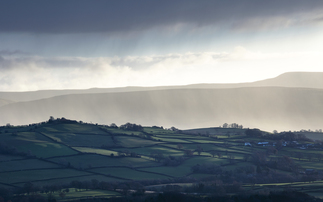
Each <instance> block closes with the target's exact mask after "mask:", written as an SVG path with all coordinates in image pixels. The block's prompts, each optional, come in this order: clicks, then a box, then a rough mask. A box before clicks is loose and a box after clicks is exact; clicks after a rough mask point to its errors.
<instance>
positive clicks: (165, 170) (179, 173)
mask: <svg viewBox="0 0 323 202" xmlns="http://www.w3.org/2000/svg"><path fill="white" fill-rule="evenodd" d="M140 170H142V171H149V172H155V173H161V174H166V175H170V176H172V177H184V176H186V175H188V174H189V173H191V169H190V167H186V166H174V167H172V166H160V167H152V168H142V169H140Z"/></svg>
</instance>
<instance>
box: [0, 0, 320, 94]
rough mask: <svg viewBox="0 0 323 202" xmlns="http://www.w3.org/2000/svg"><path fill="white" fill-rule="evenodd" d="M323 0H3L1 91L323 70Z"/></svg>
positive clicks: (245, 78)
mask: <svg viewBox="0 0 323 202" xmlns="http://www.w3.org/2000/svg"><path fill="white" fill-rule="evenodd" d="M322 47H323V1H322V0H306V1H305V0H270V1H265V0H227V1H223V0H198V1H197V0H194V1H193V0H171V1H170V0H163V1H159V0H136V1H133V0H118V1H112V0H93V1H88V0H55V1H44V0H33V1H25V0H20V1H17V0H10V1H1V2H0V91H31V90H42V89H87V88H94V87H97V88H110V87H124V86H169V85H187V84H193V83H240V82H252V81H257V80H262V79H266V78H272V77H276V76H278V75H280V74H282V73H285V72H300V71H301V72H305V71H306V72H323V60H322V58H323V48H322Z"/></svg>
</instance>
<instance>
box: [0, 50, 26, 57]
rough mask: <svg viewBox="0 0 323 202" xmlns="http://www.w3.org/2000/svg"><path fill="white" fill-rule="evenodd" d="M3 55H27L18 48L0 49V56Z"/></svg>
mask: <svg viewBox="0 0 323 202" xmlns="http://www.w3.org/2000/svg"><path fill="white" fill-rule="evenodd" d="M1 55H5V56H12V55H28V53H27V52H24V51H20V50H14V51H12V50H0V56H1Z"/></svg>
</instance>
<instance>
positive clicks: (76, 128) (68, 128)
mask: <svg viewBox="0 0 323 202" xmlns="http://www.w3.org/2000/svg"><path fill="white" fill-rule="evenodd" d="M38 130H39V131H41V132H49V133H50V132H60V133H61V132H71V133H90V134H107V133H106V132H104V131H102V130H101V129H100V128H99V127H97V126H96V125H91V124H65V123H61V124H48V125H46V126H44V127H40V128H39V129H38Z"/></svg>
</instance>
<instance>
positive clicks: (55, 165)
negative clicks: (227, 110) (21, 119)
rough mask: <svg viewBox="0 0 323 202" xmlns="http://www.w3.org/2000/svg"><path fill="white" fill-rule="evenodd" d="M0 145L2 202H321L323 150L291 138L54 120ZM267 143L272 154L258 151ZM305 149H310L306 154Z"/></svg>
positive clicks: (5, 134)
mask: <svg viewBox="0 0 323 202" xmlns="http://www.w3.org/2000/svg"><path fill="white" fill-rule="evenodd" d="M0 137H1V144H0V196H2V197H6V195H5V194H3V190H4V189H5V190H11V191H14V192H15V193H24V194H22V195H20V197H23V196H24V195H26V194H25V193H27V194H28V196H29V195H30V196H35V195H38V194H40V195H42V196H46V197H49V196H54V197H56V198H57V199H58V200H61V201H66V200H78V199H82V198H87V197H93V196H96V197H102V198H109V197H113V196H120V195H121V194H123V195H126V193H127V192H128V191H130V190H150V191H151V192H150V193H152V194H153V193H155V191H167V190H168V191H171V190H173V191H174V190H176V191H179V190H181V191H185V192H187V193H194V194H196V192H203V193H205V194H207V193H209V192H212V193H217V194H220V195H226V194H228V195H232V194H234V193H237V194H239V193H242V192H243V193H246V192H247V193H257V191H262V190H269V189H270V190H282V189H285V188H288V187H289V188H290V187H293V189H294V190H297V191H302V192H305V193H310V194H312V195H315V196H321V197H322V193H321V191H320V190H321V188H322V186H323V185H322V184H323V183H322V181H316V182H315V183H308V182H309V181H313V179H320V176H321V174H322V173H321V172H322V171H321V169H322V157H323V156H322V154H321V151H322V148H321V147H322V146H321V144H318V143H315V144H314V143H313V142H311V141H310V140H308V139H306V138H304V137H303V136H298V135H293V134H292V133H279V134H272V133H267V132H264V131H260V130H258V129H252V130H249V129H245V128H219V127H212V128H200V129H191V130H184V131H178V130H176V129H173V130H167V129H163V128H161V127H157V126H153V127H142V126H138V125H135V124H124V125H122V126H119V127H117V126H113V127H111V126H107V125H96V124H84V123H82V122H76V121H72V120H67V119H53V120H50V121H46V122H42V123H37V124H31V125H29V126H25V127H14V126H3V127H0ZM281 139H285V140H286V141H287V142H286V144H287V145H285V146H283V145H282V142H281V143H279V141H281ZM292 140H297V144H295V143H293V142H292ZM264 141H267V143H268V147H264V146H262V145H259V144H258V142H264ZM246 142H248V143H250V145H252V146H245V143H246ZM276 143H277V145H275V146H273V144H276ZM279 144H280V145H279ZM304 145H309V146H306V148H305V149H301V148H300V147H303V146H304ZM306 169H314V170H315V173H313V174H308V173H305V171H306ZM306 172H307V171H306ZM250 176H251V177H250ZM197 182H198V183H199V184H203V186H205V189H201V188H199V187H198V186H196V185H197ZM222 182H223V183H222ZM238 182H239V183H238ZM242 182H243V183H242ZM214 183H216V187H217V189H214V186H215V184H214ZM232 183H233V184H232ZM255 183H257V184H256V185H255ZM264 183H265V184H264ZM175 185H176V186H175ZM232 185H234V186H236V187H238V188H239V189H232ZM207 187H208V188H207ZM212 187H213V188H212ZM219 187H221V189H220V188H219ZM67 189H69V191H65V190H67ZM221 190H222V191H221ZM223 190H225V191H224V192H223ZM30 193H33V194H30ZM61 193H63V195H61ZM7 197H9V196H7ZM11 197H14V196H13V195H12V196H11Z"/></svg>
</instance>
